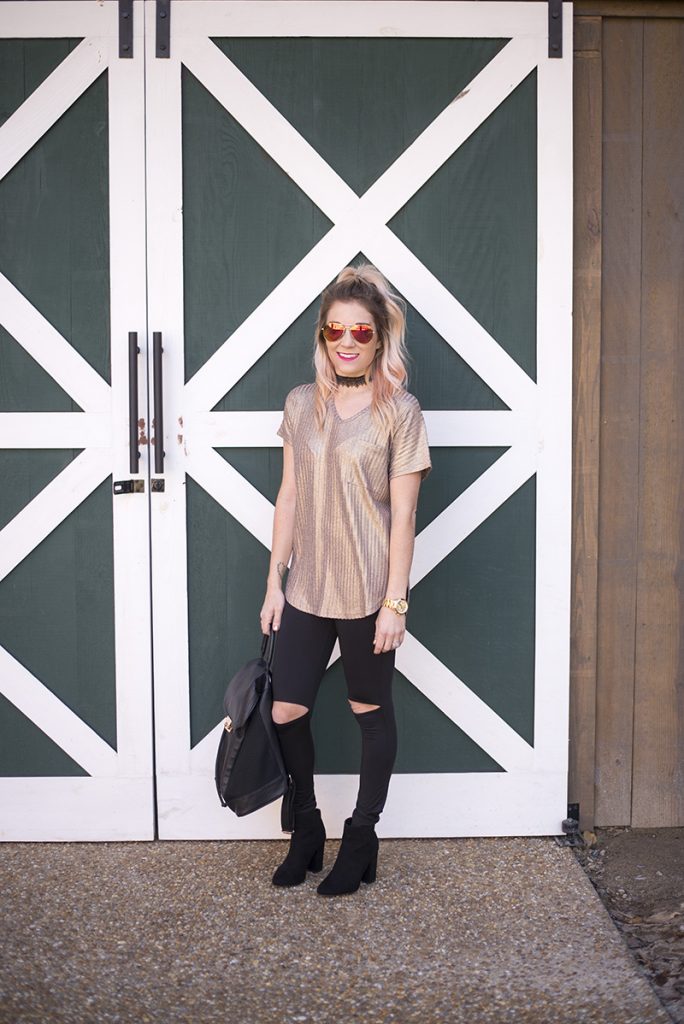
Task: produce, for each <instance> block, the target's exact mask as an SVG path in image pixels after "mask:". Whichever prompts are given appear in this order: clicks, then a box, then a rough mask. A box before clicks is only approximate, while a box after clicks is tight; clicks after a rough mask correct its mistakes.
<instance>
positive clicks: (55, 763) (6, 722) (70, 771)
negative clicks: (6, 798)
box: [0, 694, 88, 777]
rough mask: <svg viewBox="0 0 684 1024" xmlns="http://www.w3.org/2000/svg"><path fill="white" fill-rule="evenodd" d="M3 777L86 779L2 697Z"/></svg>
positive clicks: (0, 771) (0, 746) (0, 750)
mask: <svg viewBox="0 0 684 1024" xmlns="http://www.w3.org/2000/svg"><path fill="white" fill-rule="evenodd" d="M0 729H1V731H2V742H0V776H4V777H7V776H10V777H26V776H46V775H57V776H61V775H65V776H74V775H80V776H83V775H87V774H88V772H87V771H85V769H83V768H81V766H80V764H77V763H76V761H74V760H73V758H71V757H69V755H68V754H66V753H65V752H64V751H63V750H62V748H61V747H59V746H58V745H57V744H56V743H55V742H54V741H53V740H51V739H50V737H49V736H46V734H45V733H44V732H43V730H42V729H39V728H38V726H37V725H34V723H33V722H32V721H31V720H30V719H29V718H27V717H26V715H23V714H22V713H21V711H19V710H18V708H15V706H14V704H11V703H10V701H8V700H7V699H6V698H5V697H3V696H2V694H0Z"/></svg>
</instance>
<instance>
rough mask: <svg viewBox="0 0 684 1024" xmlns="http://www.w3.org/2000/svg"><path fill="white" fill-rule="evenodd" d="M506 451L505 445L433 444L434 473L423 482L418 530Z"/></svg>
mask: <svg viewBox="0 0 684 1024" xmlns="http://www.w3.org/2000/svg"><path fill="white" fill-rule="evenodd" d="M505 451H507V449H506V448H437V447H432V448H431V449H430V458H431V459H432V472H431V473H429V474H428V476H427V477H426V479H425V480H424V481H423V483H422V484H421V485H420V495H419V500H418V511H417V512H416V533H420V531H421V530H424V529H425V527H426V526H428V524H429V523H431V522H432V520H433V519H436V518H437V516H438V515H439V514H440V512H443V511H444V509H445V508H447V507H448V506H449V505H450V504H451V502H452V501H455V500H456V498H457V497H458V496H459V494H462V493H463V491H465V490H466V488H467V487H470V485H471V484H472V483H474V481H475V480H477V478H478V477H479V476H481V475H482V474H483V473H484V472H485V470H487V469H489V467H490V466H492V465H493V464H494V463H495V462H496V460H497V459H498V458H500V457H501V456H502V455H503V453H504V452H505Z"/></svg>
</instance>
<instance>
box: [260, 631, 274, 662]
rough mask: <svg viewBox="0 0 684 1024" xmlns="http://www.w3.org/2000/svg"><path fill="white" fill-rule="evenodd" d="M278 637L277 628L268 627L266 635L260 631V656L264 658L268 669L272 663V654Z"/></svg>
mask: <svg viewBox="0 0 684 1024" xmlns="http://www.w3.org/2000/svg"><path fill="white" fill-rule="evenodd" d="M277 639H278V630H277V629H274V628H273V626H271V627H270V632H269V634H268V636H266V634H265V633H262V640H261V657H262V658H263V659H264V661H265V662H266V664H267V665H268V667H269V669H270V668H271V667H272V665H273V655H274V653H275V645H276V640H277Z"/></svg>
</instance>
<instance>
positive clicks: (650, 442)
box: [568, 0, 684, 828]
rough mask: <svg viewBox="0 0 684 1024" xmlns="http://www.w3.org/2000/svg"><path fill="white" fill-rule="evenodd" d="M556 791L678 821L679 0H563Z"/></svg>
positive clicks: (648, 822) (631, 815)
mask: <svg viewBox="0 0 684 1024" xmlns="http://www.w3.org/2000/svg"><path fill="white" fill-rule="evenodd" d="M574 11H575V19H574V27H575V42H574V49H575V55H574V60H575V64H574V70H575V113H574V118H575V164H574V173H575V181H574V189H575V236H574V245H575V251H574V264H575V275H574V276H575V286H574V428H573V430H574V436H573V443H574V467H573V600H572V608H573V617H572V648H571V699H570V701H571V702H570V782H569V793H568V796H569V800H570V801H571V802H576V801H577V802H579V804H580V813H581V820H580V825H581V827H582V828H587V827H590V826H591V825H594V824H596V825H632V826H635V827H655V826H668V825H683V824H684V617H683V612H684V602H683V600H682V586H683V582H684V569H683V566H684V562H683V561H682V558H683V553H684V514H683V504H684V406H683V398H682V395H683V391H684V225H683V223H682V222H683V219H684V100H683V97H684V4H680V3H646V2H644V3H636V2H630V3H619V2H616V3H610V2H603V3H600V2H598V0H596V2H594V0H591V2H586V0H585V2H581V3H577V4H575V8H574Z"/></svg>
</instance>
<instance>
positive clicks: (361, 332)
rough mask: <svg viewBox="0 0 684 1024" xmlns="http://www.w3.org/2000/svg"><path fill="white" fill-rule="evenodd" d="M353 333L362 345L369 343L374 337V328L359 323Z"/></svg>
mask: <svg viewBox="0 0 684 1024" xmlns="http://www.w3.org/2000/svg"><path fill="white" fill-rule="evenodd" d="M351 335H352V338H353V339H354V341H358V343H359V344H360V345H367V344H368V342H369V341H371V339H372V337H373V328H372V327H366V326H364V325H363V324H359V326H358V327H354V328H353V329H352V332H351Z"/></svg>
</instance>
